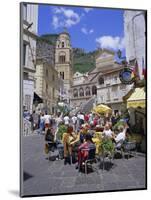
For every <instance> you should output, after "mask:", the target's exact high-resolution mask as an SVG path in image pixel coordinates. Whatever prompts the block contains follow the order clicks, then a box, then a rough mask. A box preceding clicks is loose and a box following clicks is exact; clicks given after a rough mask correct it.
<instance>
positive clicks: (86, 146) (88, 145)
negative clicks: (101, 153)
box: [76, 134, 96, 169]
mask: <svg viewBox="0 0 151 200" xmlns="http://www.w3.org/2000/svg"><path fill="white" fill-rule="evenodd" d="M90 149H96V147H95V145H94V143H93V141H92V136H91V135H90V134H86V136H85V142H84V143H83V144H81V145H80V146H79V148H78V165H77V166H76V169H78V167H81V165H82V163H83V162H84V161H85V160H86V159H87V158H88V155H89V150H90Z"/></svg>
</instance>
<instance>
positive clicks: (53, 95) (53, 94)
mask: <svg viewBox="0 0 151 200" xmlns="http://www.w3.org/2000/svg"><path fill="white" fill-rule="evenodd" d="M52 97H53V99H54V98H55V88H53V90H52Z"/></svg>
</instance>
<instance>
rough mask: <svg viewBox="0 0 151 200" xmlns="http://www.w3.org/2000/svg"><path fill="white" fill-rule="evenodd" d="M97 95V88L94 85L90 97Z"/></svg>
mask: <svg viewBox="0 0 151 200" xmlns="http://www.w3.org/2000/svg"><path fill="white" fill-rule="evenodd" d="M95 94H97V87H96V86H95V85H93V86H92V95H95Z"/></svg>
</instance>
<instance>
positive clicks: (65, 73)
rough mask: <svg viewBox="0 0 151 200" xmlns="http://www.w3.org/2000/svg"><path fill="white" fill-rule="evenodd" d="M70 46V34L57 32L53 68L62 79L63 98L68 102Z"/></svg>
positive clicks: (70, 78)
mask: <svg viewBox="0 0 151 200" xmlns="http://www.w3.org/2000/svg"><path fill="white" fill-rule="evenodd" d="M72 64H73V62H72V47H71V43H70V35H69V33H67V32H66V31H64V32H62V33H60V34H59V36H58V38H57V41H56V48H55V68H56V70H57V71H58V75H59V76H60V78H62V79H63V82H64V91H65V95H64V96H65V99H66V101H67V102H68V103H69V102H70V96H71V95H70V87H71V84H72Z"/></svg>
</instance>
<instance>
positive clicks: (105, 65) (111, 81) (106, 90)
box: [96, 50, 132, 113]
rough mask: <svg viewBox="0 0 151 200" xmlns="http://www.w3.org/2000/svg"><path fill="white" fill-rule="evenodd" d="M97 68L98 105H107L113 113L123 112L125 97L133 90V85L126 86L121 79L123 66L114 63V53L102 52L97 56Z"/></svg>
mask: <svg viewBox="0 0 151 200" xmlns="http://www.w3.org/2000/svg"><path fill="white" fill-rule="evenodd" d="M96 68H97V70H98V82H97V103H98V104H101V103H102V104H106V105H108V106H109V107H111V108H112V110H113V112H115V113H116V112H118V111H120V110H121V104H122V103H123V96H125V95H126V94H127V93H128V91H129V90H130V89H131V88H132V85H124V84H123V83H122V82H121V81H120V78H119V73H120V71H121V70H122V69H123V66H122V65H121V64H118V63H116V62H115V61H114V52H112V51H108V50H102V51H100V52H99V53H98V55H97V56H96Z"/></svg>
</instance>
